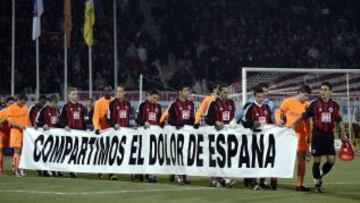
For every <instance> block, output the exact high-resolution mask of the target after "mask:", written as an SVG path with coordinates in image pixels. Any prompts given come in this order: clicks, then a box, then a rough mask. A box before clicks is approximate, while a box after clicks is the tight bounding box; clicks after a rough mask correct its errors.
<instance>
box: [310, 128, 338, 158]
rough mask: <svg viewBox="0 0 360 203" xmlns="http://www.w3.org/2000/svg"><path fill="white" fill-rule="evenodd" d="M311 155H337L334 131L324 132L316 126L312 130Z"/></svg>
mask: <svg viewBox="0 0 360 203" xmlns="http://www.w3.org/2000/svg"><path fill="white" fill-rule="evenodd" d="M311 155H313V156H323V155H335V145H334V133H333V132H332V131H331V132H324V131H321V130H318V129H316V128H314V129H313V131H312V137H311Z"/></svg>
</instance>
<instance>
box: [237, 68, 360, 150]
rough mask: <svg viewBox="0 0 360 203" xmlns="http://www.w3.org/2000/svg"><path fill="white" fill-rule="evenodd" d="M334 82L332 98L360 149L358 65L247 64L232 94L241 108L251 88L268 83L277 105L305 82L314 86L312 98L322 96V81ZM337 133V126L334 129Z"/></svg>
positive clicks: (359, 73)
mask: <svg viewBox="0 0 360 203" xmlns="http://www.w3.org/2000/svg"><path fill="white" fill-rule="evenodd" d="M325 81H327V82H330V83H331V84H332V85H333V99H334V100H335V101H336V102H338V103H339V105H340V107H341V113H342V116H343V121H344V122H345V123H346V125H345V126H346V130H347V134H348V136H349V137H350V138H351V139H352V141H353V144H354V145H355V146H356V147H357V148H358V149H360V127H359V122H360V70H359V69H297V68H255V67H244V68H243V69H242V75H241V78H240V79H239V80H238V81H237V82H235V83H233V84H232V85H231V93H232V98H233V99H234V100H235V102H236V104H237V108H241V107H242V106H243V105H244V104H245V103H246V101H247V100H248V99H249V98H251V97H252V94H253V93H252V88H253V87H254V86H256V85H257V84H259V83H267V84H269V95H268V97H269V99H271V100H272V101H273V103H274V105H275V108H278V107H279V105H280V104H281V102H282V100H283V99H284V98H286V97H289V96H293V95H295V94H296V93H297V90H298V89H299V87H300V86H301V85H302V84H307V85H309V86H310V87H311V89H312V95H311V99H316V98H318V97H319V96H320V84H321V83H322V82H325ZM335 136H338V129H336V130H335Z"/></svg>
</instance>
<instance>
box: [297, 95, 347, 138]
mask: <svg viewBox="0 0 360 203" xmlns="http://www.w3.org/2000/svg"><path fill="white" fill-rule="evenodd" d="M303 117H304V118H309V117H311V118H312V120H313V125H314V128H317V129H318V130H321V131H323V132H330V131H332V130H333V129H334V127H335V122H337V123H339V122H341V121H342V118H341V115H340V106H339V105H338V104H337V103H336V102H335V101H333V100H332V99H330V100H329V101H328V102H324V101H323V100H322V99H321V98H319V99H317V100H315V101H313V102H312V103H311V104H310V106H309V107H308V108H307V109H306V111H305V112H304V114H303Z"/></svg>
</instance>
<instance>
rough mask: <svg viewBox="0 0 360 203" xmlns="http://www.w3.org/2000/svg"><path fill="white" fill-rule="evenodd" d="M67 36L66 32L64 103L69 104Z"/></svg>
mask: <svg viewBox="0 0 360 203" xmlns="http://www.w3.org/2000/svg"><path fill="white" fill-rule="evenodd" d="M67 49H68V48H67V36H66V32H64V101H65V103H66V102H67V92H68V59H67V58H68V56H67Z"/></svg>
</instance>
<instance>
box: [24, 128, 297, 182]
mask: <svg viewBox="0 0 360 203" xmlns="http://www.w3.org/2000/svg"><path fill="white" fill-rule="evenodd" d="M261 130H262V131H261V132H260V133H254V132H253V131H251V130H249V129H244V128H242V127H237V128H228V127H225V128H224V129H223V130H220V131H217V130H215V128H214V127H201V128H199V129H194V128H193V127H192V126H184V127H183V128H181V130H176V129H175V128H174V127H171V126H166V127H164V128H160V127H157V126H151V127H150V128H149V129H144V128H137V129H136V130H135V129H130V128H120V130H117V131H115V130H114V129H112V128H110V129H108V130H105V131H104V132H103V133H101V135H100V136H98V135H94V133H91V132H86V131H80V130H72V131H70V132H69V131H66V130H63V129H50V130H48V131H44V130H42V129H38V130H35V129H33V128H28V129H26V130H25V131H24V133H25V135H24V148H23V153H22V154H23V155H22V157H21V163H20V165H21V166H20V167H21V168H24V169H33V170H49V171H71V172H81V173H123V174H133V173H136V174H186V175H194V176H213V177H283V178H291V177H292V176H293V170H294V164H295V155H296V146H297V139H296V137H295V133H294V131H293V130H292V129H289V128H279V127H275V126H273V125H266V126H263V127H262V129H261Z"/></svg>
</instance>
